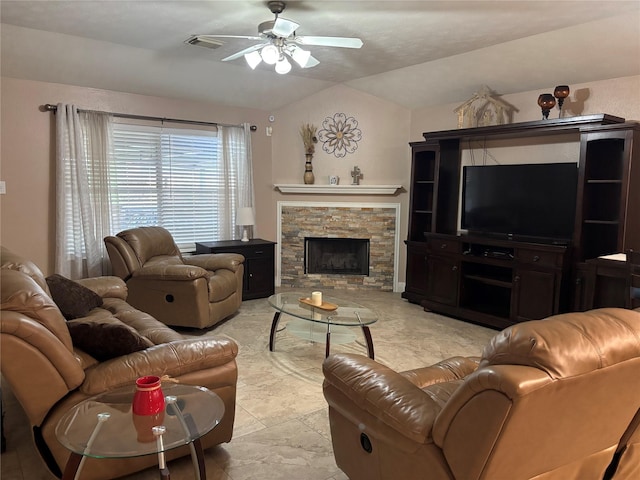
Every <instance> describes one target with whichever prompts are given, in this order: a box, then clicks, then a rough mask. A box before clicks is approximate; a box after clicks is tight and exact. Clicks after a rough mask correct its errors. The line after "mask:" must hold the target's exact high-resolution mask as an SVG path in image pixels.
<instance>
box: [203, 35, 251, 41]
mask: <svg viewBox="0 0 640 480" xmlns="http://www.w3.org/2000/svg"><path fill="white" fill-rule="evenodd" d="M194 37H196V38H203V39H205V40H206V39H207V38H210V39H212V40H213V39H216V38H243V39H245V40H264V39H263V38H262V37H256V36H255V35H194Z"/></svg>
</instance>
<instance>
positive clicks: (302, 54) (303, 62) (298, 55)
mask: <svg viewBox="0 0 640 480" xmlns="http://www.w3.org/2000/svg"><path fill="white" fill-rule="evenodd" d="M291 58H293V60H294V61H295V62H296V63H297V64H298V65H300V68H305V67H306V66H307V63H308V62H309V58H311V52H310V51H308V50H304V49H302V48H299V47H296V48H294V49H293V52H292V53H291Z"/></svg>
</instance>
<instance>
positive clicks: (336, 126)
mask: <svg viewBox="0 0 640 480" xmlns="http://www.w3.org/2000/svg"><path fill="white" fill-rule="evenodd" d="M318 140H319V141H320V142H322V149H323V150H324V151H325V152H327V153H329V154H333V155H335V156H336V157H338V158H342V157H344V156H346V155H347V153H353V152H355V151H356V149H357V148H358V142H359V141H360V140H362V131H361V130H360V129H359V128H358V121H357V120H356V119H355V118H353V117H348V116H347V115H345V114H344V113H336V114H335V115H334V116H333V117H327V118H325V119H324V121H323V122H322V129H321V130H318Z"/></svg>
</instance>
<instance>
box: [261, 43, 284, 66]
mask: <svg viewBox="0 0 640 480" xmlns="http://www.w3.org/2000/svg"><path fill="white" fill-rule="evenodd" d="M260 56H261V57H262V61H263V62H264V63H268V64H269V65H275V63H276V62H277V61H278V58H280V50H278V47H276V46H275V45H267V46H266V47H264V48H263V49H262V50H261V51H260Z"/></svg>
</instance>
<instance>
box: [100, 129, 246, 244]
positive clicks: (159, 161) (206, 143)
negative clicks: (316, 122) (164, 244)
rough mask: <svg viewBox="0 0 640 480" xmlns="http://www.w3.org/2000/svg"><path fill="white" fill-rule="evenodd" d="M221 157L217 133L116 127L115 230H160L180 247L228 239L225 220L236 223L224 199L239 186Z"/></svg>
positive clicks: (112, 183)
mask: <svg viewBox="0 0 640 480" xmlns="http://www.w3.org/2000/svg"><path fill="white" fill-rule="evenodd" d="M219 157H221V155H220V154H219V148H218V137H217V134H216V132H212V131H207V130H186V129H185V130H183V129H168V128H161V127H149V126H139V125H127V124H114V125H113V158H112V163H111V167H110V169H109V176H110V179H109V185H110V186H109V192H110V196H111V212H112V213H111V216H112V220H111V222H112V224H111V228H112V230H113V231H114V232H120V231H122V230H126V229H128V228H134V227H140V226H146V225H159V226H162V227H164V228H166V229H167V230H169V231H170V232H171V234H172V235H173V238H174V240H175V242H176V243H177V244H178V246H179V247H180V248H192V247H193V246H194V243H195V242H199V241H215V240H220V239H222V228H223V227H222V223H223V222H224V221H225V220H224V217H225V216H226V215H228V214H231V215H232V217H231V218H235V212H228V209H226V210H224V207H223V205H225V204H226V203H227V202H225V201H224V199H225V198H227V197H226V195H228V189H229V188H234V187H233V186H234V185H236V184H237V182H236V181H235V179H234V178H232V177H233V176H234V172H233V171H231V172H229V171H228V170H227V171H225V168H224V166H223V165H222V163H223V162H222V159H221V158H219ZM230 177H231V178H230ZM223 210H224V211H223Z"/></svg>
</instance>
